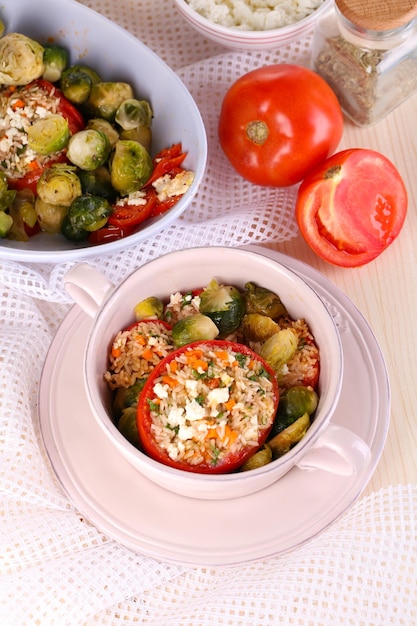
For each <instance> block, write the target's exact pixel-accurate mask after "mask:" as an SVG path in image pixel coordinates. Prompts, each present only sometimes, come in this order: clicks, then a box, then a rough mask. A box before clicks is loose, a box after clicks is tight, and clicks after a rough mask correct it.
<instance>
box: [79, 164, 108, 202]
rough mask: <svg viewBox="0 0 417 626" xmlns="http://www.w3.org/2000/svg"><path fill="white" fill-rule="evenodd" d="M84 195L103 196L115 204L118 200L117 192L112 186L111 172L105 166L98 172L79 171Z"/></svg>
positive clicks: (99, 168)
mask: <svg viewBox="0 0 417 626" xmlns="http://www.w3.org/2000/svg"><path fill="white" fill-rule="evenodd" d="M78 178H79V179H80V181H81V188H82V193H83V194H84V195H90V196H101V197H102V198H106V200H108V201H109V202H111V203H113V202H114V201H115V200H116V198H117V191H116V190H115V189H114V187H113V185H112V184H111V178H110V172H109V170H108V168H107V167H106V166H105V165H102V166H101V167H98V168H97V169H96V170H91V171H87V170H78Z"/></svg>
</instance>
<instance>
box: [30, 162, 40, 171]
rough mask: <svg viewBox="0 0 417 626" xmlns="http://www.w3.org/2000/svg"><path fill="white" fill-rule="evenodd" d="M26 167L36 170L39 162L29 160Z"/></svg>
mask: <svg viewBox="0 0 417 626" xmlns="http://www.w3.org/2000/svg"><path fill="white" fill-rule="evenodd" d="M28 168H29V169H30V170H37V169H38V168H39V164H38V163H37V161H31V162H30V163H28Z"/></svg>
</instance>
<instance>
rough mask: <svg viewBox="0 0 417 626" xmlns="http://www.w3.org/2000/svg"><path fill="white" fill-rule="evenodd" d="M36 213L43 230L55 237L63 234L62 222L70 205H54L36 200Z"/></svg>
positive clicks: (39, 199)
mask: <svg viewBox="0 0 417 626" xmlns="http://www.w3.org/2000/svg"><path fill="white" fill-rule="evenodd" d="M35 211H36V216H37V219H38V222H39V225H40V227H41V229H42V230H43V231H45V232H47V233H51V234H52V235H54V234H55V233H59V232H61V227H62V222H63V220H64V218H65V216H66V214H67V212H68V205H62V204H55V203H54V204H53V203H51V202H44V200H42V199H41V198H39V197H38V198H36V201H35Z"/></svg>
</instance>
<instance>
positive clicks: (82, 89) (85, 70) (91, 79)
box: [60, 65, 101, 104]
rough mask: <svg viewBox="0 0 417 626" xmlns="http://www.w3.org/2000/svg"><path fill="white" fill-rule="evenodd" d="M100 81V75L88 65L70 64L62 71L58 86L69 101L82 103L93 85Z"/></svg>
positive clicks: (85, 100) (86, 98)
mask: <svg viewBox="0 0 417 626" xmlns="http://www.w3.org/2000/svg"><path fill="white" fill-rule="evenodd" d="M100 81H101V78H100V76H99V75H98V74H97V72H96V71H95V70H93V69H91V68H90V67H87V66H86V65H72V66H71V67H68V68H67V69H66V70H64V71H63V72H62V76H61V82H60V87H61V91H62V93H63V94H64V96H65V97H66V98H67V99H68V100H69V101H70V102H72V103H74V104H83V103H84V102H87V100H88V98H89V96H90V93H91V89H92V87H93V85H95V84H96V83H98V82H100Z"/></svg>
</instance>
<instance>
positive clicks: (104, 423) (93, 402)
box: [83, 246, 344, 489]
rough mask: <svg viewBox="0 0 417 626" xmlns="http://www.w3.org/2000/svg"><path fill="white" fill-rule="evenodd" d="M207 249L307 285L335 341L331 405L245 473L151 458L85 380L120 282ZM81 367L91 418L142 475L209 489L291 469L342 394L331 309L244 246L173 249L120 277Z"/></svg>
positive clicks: (288, 271)
mask: <svg viewBox="0 0 417 626" xmlns="http://www.w3.org/2000/svg"><path fill="white" fill-rule="evenodd" d="M207 250H210V253H213V255H216V254H217V252H218V251H219V250H220V251H222V252H225V251H227V252H231V253H232V254H233V255H236V256H239V255H240V256H244V257H246V258H248V259H249V258H251V257H252V258H253V259H254V260H257V261H258V262H259V263H261V264H262V263H264V264H265V265H267V266H268V267H274V266H276V268H278V269H279V271H280V272H283V273H284V274H286V275H288V276H289V277H290V278H291V280H293V281H294V282H296V283H297V284H298V285H300V286H301V287H302V288H303V289H306V290H307V292H308V293H309V294H310V295H311V297H312V298H313V299H314V300H315V301H316V302H317V303H318V304H319V306H320V307H321V309H322V311H323V312H324V313H325V315H326V318H327V319H328V321H329V329H330V330H331V333H332V335H333V342H334V343H333V345H334V348H335V350H336V353H337V362H336V364H335V366H334V367H332V374H333V378H334V389H333V396H332V400H331V403H330V406H329V407H327V411H326V414H325V416H324V417H323V419H322V420H320V423H318V424H317V426H316V427H313V428H311V427H310V429H309V435H308V437H306V438H303V439H302V440H301V441H300V442H299V443H298V444H297V445H296V446H295V447H294V448H293V449H292V450H290V451H289V452H288V453H286V454H285V455H284V456H282V457H281V458H280V459H276V460H275V461H274V462H272V463H270V464H268V465H266V466H263V467H260V468H257V469H254V470H251V471H250V472H245V473H244V474H242V473H239V472H235V473H230V474H211V475H208V474H203V473H198V472H188V471H185V470H181V469H177V468H171V467H169V466H167V465H164V464H162V463H160V462H159V461H156V460H154V459H152V458H151V457H149V456H147V455H146V454H145V453H144V452H142V451H141V450H139V449H138V448H136V447H135V446H133V445H132V444H131V443H130V442H129V441H128V440H127V439H126V438H125V437H124V436H123V435H122V433H120V431H119V430H118V429H117V427H116V425H115V424H114V422H113V421H112V419H111V418H110V416H109V415H108V413H106V412H104V411H103V410H102V409H103V402H102V398H101V395H100V392H99V389H98V386H97V385H95V386H94V389H93V391H91V390H90V388H89V384H88V381H90V380H94V379H95V378H94V376H93V372H94V370H95V367H94V354H95V353H94V341H95V338H96V337H97V335H98V334H99V330H98V329H99V325H100V321H101V323H103V319H105V311H106V310H107V306H106V305H109V306H111V305H112V303H114V302H116V301H117V300H118V297H119V294H120V291H121V288H122V287H123V285H125V284H126V283H128V282H129V280H133V276H134V275H135V274H137V273H138V272H140V270H141V269H142V268H144V267H147V268H148V271H149V267H150V268H151V269H152V266H155V264H157V263H161V262H163V260H164V259H167V260H168V261H170V260H173V263H174V266H175V259H176V258H178V256H184V254H185V255H186V256H188V255H193V254H195V253H198V252H201V251H207ZM125 288H126V287H125ZM83 369H84V372H83V374H84V384H85V389H86V393H87V397H88V400H89V404H90V406H91V409H92V413H93V415H94V418H95V420H96V421H97V422H98V423H99V425H100V426H101V428H102V429H103V430H104V432H105V433H106V435H107V436H108V437H110V439H111V441H113V442H114V444H115V445H116V447H117V448H118V449H119V450H120V451H121V453H122V454H124V455H125V456H126V457H128V458H129V459H130V460H131V462H132V463H133V464H134V465H135V466H136V467H138V469H139V466H140V468H146V469H144V474H145V475H148V473H149V476H151V475H152V476H154V477H155V476H156V477H161V478H163V479H164V480H165V479H167V478H169V477H171V478H175V479H178V480H179V481H181V482H182V483H184V482H185V483H186V484H190V485H196V484H198V483H202V485H203V484H204V486H206V487H207V488H209V489H210V488H212V487H213V485H234V484H235V483H236V482H238V481H240V482H241V481H242V477H243V479H244V482H245V483H246V482H247V483H249V484H250V483H251V482H256V481H257V480H258V479H259V478H260V477H263V476H268V475H269V474H271V473H274V474H275V473H276V472H278V471H279V470H280V469H281V470H282V473H284V470H283V468H288V469H290V468H291V467H292V466H293V465H294V464H295V461H294V457H296V458H298V457H300V456H302V453H303V451H304V449H305V448H306V446H308V447H310V446H312V445H313V444H314V443H315V442H316V441H317V439H318V438H319V437H320V435H321V434H322V432H323V431H324V430H325V429H326V427H327V425H328V424H329V422H330V420H331V417H332V415H333V412H334V410H335V409H336V407H337V404H338V401H339V398H340V394H341V389H342V383H343V369H344V362H343V348H342V342H341V337H340V333H339V330H338V328H337V324H336V321H335V319H334V317H333V315H332V313H331V311H330V310H329V308H328V306H327V305H326V303H325V301H324V300H323V298H322V297H321V296H320V294H319V293H318V292H317V291H316V289H315V288H314V287H313V286H312V285H310V284H309V283H308V282H307V280H305V279H304V278H303V277H302V276H300V275H299V274H298V273H297V272H296V271H295V270H293V269H292V268H290V267H289V266H287V265H285V264H284V263H282V262H281V261H276V260H274V259H271V258H269V257H266V256H264V255H262V254H261V253H260V252H257V251H253V250H246V249H242V248H228V247H226V246H198V247H196V248H185V249H183V250H176V251H173V252H168V253H166V254H164V255H161V256H159V257H157V258H154V259H152V260H150V261H147V262H146V263H145V264H144V265H143V266H141V267H140V268H138V269H137V270H135V271H133V272H132V273H131V274H130V275H129V276H127V277H126V278H125V279H124V280H123V281H121V282H120V283H119V284H118V285H117V286H115V288H114V289H113V291H112V292H111V293H110V294H109V295H108V298H107V299H106V301H105V303H104V305H103V306H102V307H101V309H100V310H99V312H98V313H97V316H96V318H95V324H94V326H93V328H92V330H91V332H90V334H89V337H88V341H87V346H86V351H85V356H84V366H83ZM312 426H314V421H313V423H312ZM139 471H141V469H139ZM285 471H286V470H285Z"/></svg>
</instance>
